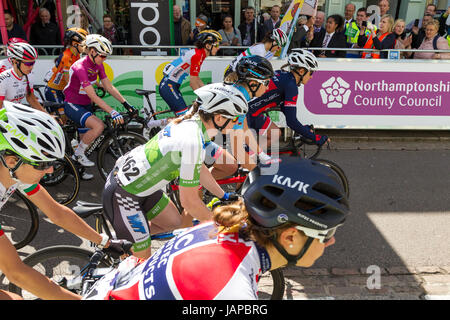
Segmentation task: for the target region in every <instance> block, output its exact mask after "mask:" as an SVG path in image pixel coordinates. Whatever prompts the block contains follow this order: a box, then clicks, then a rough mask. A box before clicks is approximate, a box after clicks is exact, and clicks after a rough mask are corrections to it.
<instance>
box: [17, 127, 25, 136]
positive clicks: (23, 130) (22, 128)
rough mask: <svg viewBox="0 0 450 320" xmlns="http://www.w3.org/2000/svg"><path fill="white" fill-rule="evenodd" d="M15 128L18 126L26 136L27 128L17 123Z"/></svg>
mask: <svg viewBox="0 0 450 320" xmlns="http://www.w3.org/2000/svg"><path fill="white" fill-rule="evenodd" d="M17 128H19V130H20V131H22V133H23V134H24V135H26V136H28V130H27V129H25V128H24V127H22V126H21V125H18V126H17Z"/></svg>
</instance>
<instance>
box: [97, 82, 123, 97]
mask: <svg viewBox="0 0 450 320" xmlns="http://www.w3.org/2000/svg"><path fill="white" fill-rule="evenodd" d="M101 83H102V86H103V88H104V89H105V90H106V91H108V92H109V94H111V95H112V96H113V97H114V98H115V99H116V100H117V101H119V102H120V103H124V102H125V98H124V97H123V96H122V94H121V93H120V92H119V90H117V88H116V87H115V86H113V85H112V83H111V81H109V79H108V78H103V79H102V80H101Z"/></svg>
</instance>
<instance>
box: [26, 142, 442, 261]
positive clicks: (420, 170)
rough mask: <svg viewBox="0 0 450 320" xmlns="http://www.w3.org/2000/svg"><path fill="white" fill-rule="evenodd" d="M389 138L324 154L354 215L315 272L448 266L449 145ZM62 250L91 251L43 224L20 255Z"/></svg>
mask: <svg viewBox="0 0 450 320" xmlns="http://www.w3.org/2000/svg"><path fill="white" fill-rule="evenodd" d="M332 138H333V136H332ZM385 138H386V139H381V138H380V139H370V138H369V139H368V138H367V137H365V136H363V135H361V136H359V137H353V138H351V139H350V138H345V137H341V138H339V137H336V138H335V139H334V141H335V142H334V143H333V145H332V149H331V150H324V151H323V152H322V154H321V156H320V157H321V158H325V159H329V160H332V161H334V162H336V163H337V164H339V165H340V166H341V167H342V168H343V169H344V171H345V173H346V174H347V176H348V179H349V181H350V192H351V195H350V204H351V211H352V214H351V216H350V217H349V218H348V220H347V222H346V224H345V225H344V226H343V227H341V228H340V229H339V230H338V232H337V234H336V244H335V245H334V246H332V247H329V248H327V250H326V252H325V254H324V255H323V257H321V258H320V259H319V260H318V261H317V262H316V264H315V265H314V268H327V269H329V268H367V267H368V266H371V265H377V266H379V267H381V268H389V267H393V266H395V267H398V266H413V267H421V266H449V265H450V255H449V254H448V252H450V242H449V241H448V232H449V230H450V199H449V198H450V197H449V195H450V183H449V181H450V170H449V166H448V163H449V161H448V160H449V159H450V139H439V138H436V139H425V141H416V140H417V139H402V138H398V137H397V138H393V139H390V138H389V137H385ZM90 171H91V172H93V173H95V178H94V180H93V181H83V182H82V186H81V192H80V194H79V197H78V199H80V200H86V201H91V202H96V201H100V197H101V191H102V188H103V181H102V180H101V178H100V177H99V176H98V174H97V172H96V169H95V168H93V169H90ZM88 222H89V223H90V224H91V225H93V221H92V220H88ZM57 244H71V245H77V246H86V245H87V243H86V241H82V240H81V239H80V238H78V237H76V236H74V235H71V234H68V233H67V232H66V231H64V230H62V229H61V228H59V227H57V226H55V225H53V224H51V223H49V222H48V220H46V219H41V224H40V229H39V232H38V234H37V236H36V238H35V239H34V240H33V242H32V243H31V244H30V245H28V246H27V247H25V248H23V249H21V250H20V254H21V256H23V257H25V256H26V255H28V254H29V253H31V252H33V251H34V250H37V249H40V248H44V247H47V246H50V245H57Z"/></svg>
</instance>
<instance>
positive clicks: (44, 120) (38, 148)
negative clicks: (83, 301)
mask: <svg viewBox="0 0 450 320" xmlns="http://www.w3.org/2000/svg"><path fill="white" fill-rule="evenodd" d="M64 146H65V139H64V133H63V131H62V129H61V127H60V126H59V125H58V123H57V122H56V120H54V119H53V117H51V116H50V115H49V114H47V113H44V112H41V111H37V110H35V109H32V108H30V107H26V106H23V105H19V104H15V103H11V102H9V101H5V102H4V105H3V109H2V110H0V199H1V201H0V209H1V207H2V206H3V205H4V204H5V202H6V201H8V198H9V197H10V196H11V194H12V193H13V192H14V191H16V190H17V189H18V190H19V191H20V192H21V193H23V194H24V195H26V196H27V198H28V199H30V200H31V201H32V202H33V203H34V204H35V205H36V206H37V207H38V208H39V209H40V210H42V212H43V213H44V214H45V215H46V216H47V217H48V218H49V219H50V220H51V221H52V222H53V223H55V224H57V225H58V226H60V227H62V228H64V229H66V230H67V231H69V232H72V233H74V234H76V235H78V236H80V237H82V238H84V239H88V240H90V241H92V242H93V243H96V244H98V245H99V247H105V248H106V247H109V248H108V249H109V250H110V252H111V253H115V254H116V255H121V254H123V253H124V252H123V250H122V247H121V246H122V243H123V241H122V240H120V241H119V240H109V238H108V236H106V235H100V234H98V233H97V232H95V230H93V229H92V228H91V227H90V226H89V225H88V224H87V223H86V222H84V220H82V219H81V218H80V217H78V216H77V215H76V214H75V213H74V212H73V211H72V210H71V209H70V208H68V207H65V206H63V205H61V204H59V203H57V202H56V201H55V200H54V199H53V198H52V197H51V196H50V195H49V194H48V192H47V191H46V190H45V189H44V187H42V186H41V185H40V184H39V181H40V180H41V178H42V177H43V176H44V175H45V174H47V173H51V172H53V167H52V164H53V162H54V161H55V160H58V159H60V158H62V157H64ZM0 251H1V255H0V270H1V271H2V272H3V273H4V274H5V276H6V277H7V278H8V279H9V281H11V282H12V283H14V284H16V285H17V286H19V287H21V288H23V289H26V290H27V291H29V292H31V293H33V294H34V295H36V296H38V297H40V298H42V299H79V298H80V297H79V296H77V295H74V294H73V293H71V292H69V291H67V290H65V289H62V288H60V287H58V285H56V284H55V283H53V282H52V281H50V280H49V279H47V278H46V277H45V276H44V275H42V274H41V273H39V272H37V271H35V270H34V269H33V268H30V267H28V266H26V265H25V264H23V263H22V260H21V259H20V257H19V255H18V254H17V251H16V249H15V248H14V246H13V245H12V243H11V242H10V241H9V239H8V238H7V237H6V235H5V234H4V231H3V230H2V229H1V226H0ZM10 298H15V296H14V295H12V294H9V293H8V292H6V291H3V290H0V299H10Z"/></svg>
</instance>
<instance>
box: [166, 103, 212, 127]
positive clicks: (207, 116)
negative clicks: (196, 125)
mask: <svg viewBox="0 0 450 320" xmlns="http://www.w3.org/2000/svg"><path fill="white" fill-rule="evenodd" d="M199 108H200V104H199V103H198V102H197V101H194V102H193V103H192V106H191V109H190V111H191V112H189V113H186V114H185V115H184V116H182V117H178V118H176V119H174V120H172V121H171V122H172V123H174V124H179V123H180V122H181V121H183V120H189V119H191V118H192V117H193V116H195V115H196V114H198V115H199V116H200V118H201V119H202V120H203V121H208V120H211V119H212V118H213V117H214V114H213V113H205V112H204V111H203V110H199Z"/></svg>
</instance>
